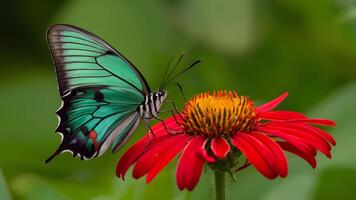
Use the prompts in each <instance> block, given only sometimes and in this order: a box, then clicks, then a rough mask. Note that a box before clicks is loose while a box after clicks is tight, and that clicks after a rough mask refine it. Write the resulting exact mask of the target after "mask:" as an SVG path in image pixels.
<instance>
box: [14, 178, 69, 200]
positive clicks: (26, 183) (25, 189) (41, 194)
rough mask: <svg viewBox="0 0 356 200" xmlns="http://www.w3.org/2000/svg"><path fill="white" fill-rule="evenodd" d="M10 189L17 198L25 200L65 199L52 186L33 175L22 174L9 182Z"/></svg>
mask: <svg viewBox="0 0 356 200" xmlns="http://www.w3.org/2000/svg"><path fill="white" fill-rule="evenodd" d="M11 188H12V189H13V190H14V192H15V193H16V195H17V196H19V197H21V198H22V199H26V200H38V199H43V200H46V199H48V200H63V199H67V198H65V197H64V196H63V195H62V194H60V193H59V192H58V191H57V190H56V189H55V188H54V187H53V186H52V185H50V184H49V183H48V182H47V181H45V180H44V179H42V178H40V177H38V176H36V175H34V174H23V175H20V176H18V177H16V178H15V179H14V180H12V182H11Z"/></svg>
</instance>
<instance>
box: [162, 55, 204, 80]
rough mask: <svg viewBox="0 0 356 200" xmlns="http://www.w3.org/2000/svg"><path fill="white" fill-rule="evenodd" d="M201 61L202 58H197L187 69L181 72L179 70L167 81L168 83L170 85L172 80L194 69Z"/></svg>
mask: <svg viewBox="0 0 356 200" xmlns="http://www.w3.org/2000/svg"><path fill="white" fill-rule="evenodd" d="M200 62H201V60H200V59H199V60H197V61H195V62H193V63H192V64H191V65H189V66H188V67H186V68H185V69H183V70H182V71H181V72H179V73H178V74H176V75H174V76H173V77H171V78H170V79H168V80H167V81H166V84H167V85H168V84H169V83H170V82H171V81H173V80H174V79H176V78H177V77H179V76H180V75H182V74H183V73H184V72H186V71H188V70H190V69H192V68H193V67H194V66H197V64H199V63H200Z"/></svg>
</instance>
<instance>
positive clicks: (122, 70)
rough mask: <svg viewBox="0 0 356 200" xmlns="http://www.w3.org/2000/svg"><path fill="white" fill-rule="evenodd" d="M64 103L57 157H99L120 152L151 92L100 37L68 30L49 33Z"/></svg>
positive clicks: (65, 27) (61, 27)
mask: <svg viewBox="0 0 356 200" xmlns="http://www.w3.org/2000/svg"><path fill="white" fill-rule="evenodd" d="M47 40H48V44H49V47H50V50H51V54H52V57H53V60H54V63H55V66H56V72H57V79H58V85H59V91H60V94H61V98H62V101H63V105H62V107H61V108H60V109H59V110H58V112H57V114H58V116H59V117H60V123H59V125H58V128H57V130H56V131H57V132H59V133H61V135H62V136H63V138H62V142H61V144H60V146H59V148H58V150H57V151H56V152H55V153H54V154H53V155H52V156H51V157H50V158H49V159H48V160H47V161H49V160H50V159H52V158H53V157H54V156H55V155H57V154H59V153H61V152H63V151H70V152H72V153H73V155H74V156H76V155H80V156H81V158H91V157H93V156H97V155H101V154H102V153H103V152H104V151H105V150H106V149H107V148H108V147H109V146H110V144H112V143H113V146H112V148H113V150H117V147H118V146H120V145H121V144H122V143H123V142H125V141H126V140H127V138H128V137H129V135H131V134H132V132H133V130H134V129H135V128H136V127H137V125H138V122H139V121H140V117H139V113H138V107H139V106H140V105H141V104H142V103H143V101H144V100H145V95H147V94H148V93H149V92H150V89H149V87H148V85H147V83H146V81H145V79H144V78H143V76H142V75H141V74H140V72H139V71H138V70H137V69H136V68H135V67H134V66H133V65H132V64H131V63H130V62H129V61H128V60H127V59H126V58H124V57H123V56H122V55H121V54H119V53H118V52H117V51H116V50H114V49H113V48H112V47H111V46H110V45H108V44H107V43H105V42H104V41H103V40H101V39H100V38H99V37H97V36H95V35H93V34H91V33H89V32H87V31H85V30H82V29H80V28H76V27H73V26H68V25H55V26H53V27H51V28H50V29H49V30H48V33H47Z"/></svg>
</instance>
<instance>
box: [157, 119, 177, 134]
mask: <svg viewBox="0 0 356 200" xmlns="http://www.w3.org/2000/svg"><path fill="white" fill-rule="evenodd" d="M173 116H174V115H173ZM152 117H153V118H154V119H157V120H158V121H160V122H162V124H163V127H164V129H165V130H166V131H167V132H168V133H170V134H172V135H176V134H177V133H180V131H179V130H174V129H170V130H169V129H168V127H167V125H166V123H165V121H164V119H162V118H160V117H157V116H154V115H152ZM176 123H177V125H178V124H179V123H178V122H177V120H176ZM172 131H173V132H172Z"/></svg>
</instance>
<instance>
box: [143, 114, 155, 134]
mask: <svg viewBox="0 0 356 200" xmlns="http://www.w3.org/2000/svg"><path fill="white" fill-rule="evenodd" d="M149 119H150V118H144V119H143V121H144V122H145V125H146V128H147V129H148V137H149V138H150V139H151V138H155V137H156V135H155V133H154V131H153V130H152V128H151V126H150V124H149V123H148V120H149Z"/></svg>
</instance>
